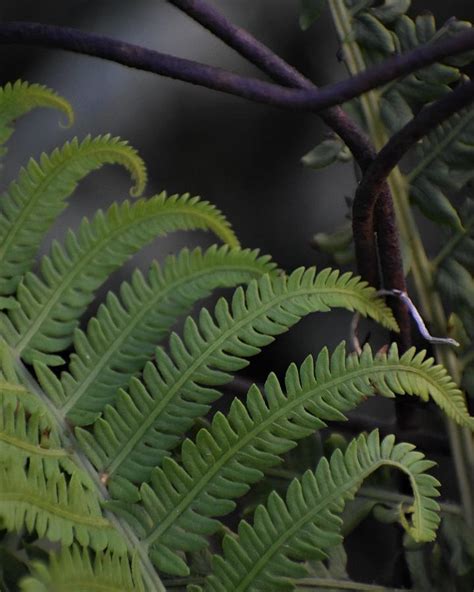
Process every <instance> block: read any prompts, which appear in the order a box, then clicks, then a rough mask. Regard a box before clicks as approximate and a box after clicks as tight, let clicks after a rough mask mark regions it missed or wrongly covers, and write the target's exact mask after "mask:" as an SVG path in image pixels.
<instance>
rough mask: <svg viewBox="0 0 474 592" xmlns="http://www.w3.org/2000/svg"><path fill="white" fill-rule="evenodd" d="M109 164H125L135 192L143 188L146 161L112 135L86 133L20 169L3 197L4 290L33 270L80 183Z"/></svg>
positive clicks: (0, 282) (0, 281)
mask: <svg viewBox="0 0 474 592" xmlns="http://www.w3.org/2000/svg"><path fill="white" fill-rule="evenodd" d="M107 163H108V164H121V165H122V166H124V167H125V168H126V169H127V170H128V171H129V172H130V174H131V176H132V178H133V179H134V181H135V187H134V189H132V191H131V192H132V194H133V195H140V194H141V193H142V192H143V189H144V187H145V183H146V171H145V164H144V162H143V160H142V159H141V158H140V157H139V156H138V154H137V152H136V150H135V149H134V148H132V147H131V146H129V145H128V144H127V142H124V141H123V140H120V138H112V137H111V136H110V135H106V136H98V137H96V138H91V137H90V136H87V137H86V138H85V140H83V141H82V142H81V143H79V142H78V140H77V138H75V139H74V140H73V141H72V142H70V143H69V142H67V143H66V144H65V145H64V146H63V147H62V148H61V149H60V150H58V149H56V150H54V151H53V152H52V154H51V155H50V156H47V155H46V154H42V156H41V158H40V161H39V163H38V162H36V161H35V160H33V159H31V160H30V161H29V163H28V165H27V167H26V168H24V169H21V171H20V175H19V177H18V180H17V181H14V182H13V183H11V185H10V187H9V188H8V190H7V192H6V193H5V194H4V195H2V197H1V200H0V295H2V296H8V295H9V294H12V293H14V291H15V289H16V287H17V285H18V283H19V281H20V278H21V276H22V275H23V274H24V273H25V272H26V271H28V270H29V269H31V267H32V266H33V263H34V258H35V255H36V252H37V251H38V249H39V246H40V244H41V241H42V240H43V238H44V236H45V234H46V233H47V231H48V229H49V228H50V226H51V224H52V223H53V222H54V220H55V219H56V218H57V216H59V214H60V213H61V212H62V211H63V210H64V209H65V207H66V203H65V200H66V198H67V197H69V196H70V195H71V193H72V192H73V191H74V189H75V188H76V186H77V184H78V182H79V181H80V180H81V179H82V178H84V177H85V176H86V175H87V174H88V173H90V172H91V171H93V170H96V169H98V168H100V167H101V166H102V165H104V164H107Z"/></svg>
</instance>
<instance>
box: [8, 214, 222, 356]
mask: <svg viewBox="0 0 474 592" xmlns="http://www.w3.org/2000/svg"><path fill="white" fill-rule="evenodd" d="M146 213H147V212H143V213H141V216H140V217H139V218H137V219H136V220H133V221H132V222H130V220H125V221H122V222H121V225H120V226H119V227H118V228H116V229H115V230H114V231H113V232H111V233H110V234H107V235H106V236H105V237H102V238H101V239H100V240H99V241H98V242H97V243H96V245H95V247H94V248H93V249H92V250H88V251H86V255H87V256H86V257H83V258H82V259H79V263H78V264H75V263H74V262H73V261H71V270H70V271H69V272H68V273H67V274H66V276H63V278H62V281H61V283H60V284H59V285H57V286H56V287H55V288H54V289H53V290H52V295H51V297H50V298H49V299H48V300H47V301H46V302H45V304H44V305H43V310H42V311H41V312H40V313H39V314H38V315H37V316H36V317H35V320H34V321H33V323H32V324H31V325H30V328H29V329H28V331H26V333H23V335H22V336H21V338H20V339H19V340H18V342H17V344H16V345H15V350H14V351H15V352H16V353H17V354H18V355H20V354H21V352H22V351H23V350H24V349H25V348H26V347H27V346H28V344H29V342H30V341H31V340H32V339H33V338H34V336H35V335H36V333H37V332H38V331H39V330H40V328H41V325H42V324H43V322H44V321H45V320H46V319H47V317H48V315H49V313H50V311H51V310H52V308H53V307H54V306H55V305H56V303H57V301H58V300H59V298H61V296H62V295H63V293H64V292H65V291H66V290H68V289H69V288H70V284H71V283H72V281H73V280H74V279H75V278H76V277H77V276H79V275H81V274H82V272H83V270H84V268H85V267H86V266H87V265H88V264H90V263H91V261H92V260H93V259H94V258H95V257H96V256H97V254H98V253H99V252H100V251H102V250H103V249H104V248H105V247H106V245H107V243H109V242H111V241H112V240H113V239H115V238H117V237H118V236H120V234H122V233H123V232H125V231H127V230H129V229H131V228H132V227H133V226H139V225H140V224H145V223H146V222H149V221H150V219H151V218H159V217H166V216H176V215H180V214H181V215H182V214H191V215H192V216H194V217H196V218H204V219H206V220H211V221H212V222H213V223H214V225H215V221H214V220H212V219H211V217H210V216H206V215H205V214H203V213H202V212H196V211H195V210H193V209H192V208H186V207H184V208H183V207H181V208H176V209H175V210H173V209H171V208H170V210H168V211H167V212H159V213H156V214H154V215H153V216H150V215H149V213H148V216H144V215H143V214H146ZM96 232H100V230H98V231H96ZM159 234H160V233H158V234H157V236H159ZM83 248H86V249H87V245H85V246H84V247H83Z"/></svg>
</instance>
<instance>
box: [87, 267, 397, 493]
mask: <svg viewBox="0 0 474 592" xmlns="http://www.w3.org/2000/svg"><path fill="white" fill-rule="evenodd" d="M332 307H343V308H347V309H349V310H358V311H359V312H361V313H362V314H364V315H370V316H371V317H372V318H375V319H376V320H377V321H379V322H381V323H382V324H384V325H385V326H388V327H392V328H394V327H396V325H395V321H394V320H393V317H392V315H391V312H390V311H389V309H388V308H387V307H386V305H385V304H384V303H383V301H381V300H380V299H378V298H377V297H376V294H375V290H374V289H373V288H371V287H369V286H367V284H366V282H362V281H361V280H360V278H358V277H354V276H352V275H351V274H350V273H345V274H343V275H341V274H340V273H339V272H337V271H332V270H330V269H325V270H323V271H321V272H320V273H319V274H316V270H315V269H314V268H310V269H308V270H304V269H303V268H301V269H297V270H296V271H294V272H293V273H292V274H291V275H290V276H289V277H273V278H272V277H269V276H267V275H265V276H263V277H262V278H261V279H260V280H258V281H257V280H254V281H252V282H251V284H250V285H249V286H248V288H247V289H246V290H245V291H244V290H243V289H242V288H238V289H237V290H236V292H235V293H234V296H233V298H232V301H231V303H230V305H229V303H228V302H227V300H225V299H224V298H222V299H221V300H219V302H218V303H217V305H216V307H215V312H214V318H213V317H212V316H211V315H210V314H209V312H208V311H207V310H206V309H203V310H202V311H201V313H200V315H199V321H198V323H196V322H195V321H194V320H193V319H192V318H188V319H187V320H186V323H185V326H184V333H183V339H180V338H179V337H178V336H177V335H176V334H173V335H172V337H171V339H170V343H169V347H170V353H169V354H168V353H166V352H165V351H164V350H162V349H160V350H158V351H157V356H156V358H157V359H156V363H155V364H152V363H151V362H149V363H148V364H147V365H146V366H145V370H144V373H143V381H140V380H138V379H132V381H131V383H130V388H129V391H128V392H125V391H120V392H119V394H118V396H117V401H116V403H115V404H114V406H107V407H106V408H105V410H104V414H103V417H101V418H99V419H98V420H97V421H96V422H95V424H94V428H93V433H90V432H88V431H87V432H86V431H84V430H80V429H78V430H77V436H78V438H79V439H80V440H81V442H82V444H83V446H84V448H85V450H86V451H87V453H88V454H89V456H90V458H91V460H92V462H93V463H94V464H95V466H96V467H97V468H98V469H99V470H100V471H101V472H103V473H104V474H105V476H106V477H108V479H109V483H112V484H113V483H114V481H115V483H116V484H117V483H118V482H119V481H120V483H123V482H124V480H125V481H126V480H129V481H132V482H136V483H139V482H140V481H143V480H147V479H148V478H149V475H150V471H151V469H152V468H153V467H154V466H156V465H159V464H160V462H161V461H162V459H163V458H164V457H165V456H167V455H168V454H169V452H168V451H169V450H170V449H171V448H173V447H175V446H176V445H177V444H178V442H179V437H180V435H181V434H183V433H184V432H185V431H186V430H187V429H188V428H189V427H190V426H191V425H192V423H193V421H194V420H195V418H197V417H199V416H200V415H203V414H205V413H207V411H208V410H209V406H210V403H211V402H213V401H214V400H216V399H217V398H218V397H219V396H220V393H219V391H218V390H216V388H214V387H216V386H218V385H221V384H225V383H227V382H229V381H230V380H231V379H232V374H231V372H233V371H237V370H239V369H241V368H243V367H245V366H246V365H247V363H248V362H247V361H246V360H247V358H249V357H251V356H254V355H256V354H257V353H259V352H260V350H261V348H262V347H264V346H265V345H267V344H269V343H271V342H272V341H273V340H274V338H275V336H276V335H279V334H281V333H283V332H285V331H287V330H288V329H289V328H290V327H291V326H293V325H295V324H296V323H297V322H298V321H299V320H300V319H301V318H302V317H303V316H305V315H307V314H310V313H313V312H318V311H323V312H324V311H328V310H330V308H332ZM111 478H113V479H112V481H110V480H111ZM117 478H118V480H117Z"/></svg>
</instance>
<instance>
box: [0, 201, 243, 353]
mask: <svg viewBox="0 0 474 592" xmlns="http://www.w3.org/2000/svg"><path fill="white" fill-rule="evenodd" d="M201 228H202V229H205V230H208V229H210V230H213V231H214V232H216V234H218V235H219V236H221V237H222V238H223V239H224V240H227V241H228V242H230V243H234V242H235V240H236V239H235V237H234V234H233V233H232V231H231V230H230V228H229V224H228V223H227V221H226V220H225V218H224V217H223V215H222V214H221V213H220V212H219V210H217V209H216V208H214V207H213V206H211V205H210V204H209V203H208V202H205V201H200V200H199V199H198V198H196V197H193V198H191V197H189V195H183V196H171V197H167V196H166V194H165V193H162V194H160V195H158V196H155V197H154V198H151V199H148V200H145V199H141V200H139V201H137V202H135V203H133V204H130V203H129V202H128V201H125V202H123V203H122V204H120V205H117V204H113V205H112V206H111V207H110V208H109V209H108V210H107V212H106V213H105V214H104V213H103V212H102V211H100V210H99V212H98V213H97V214H96V216H95V217H94V218H93V220H92V222H89V220H87V219H84V220H83V221H82V223H81V225H80V227H79V230H78V233H77V235H76V234H74V233H73V232H72V231H69V232H68V234H67V236H66V241H65V247H62V246H61V245H59V243H57V242H54V243H53V245H52V249H51V253H50V255H49V256H45V257H43V258H42V259H41V264H40V269H41V275H42V277H43V279H40V277H38V276H37V275H35V274H33V273H27V274H26V275H25V276H24V278H23V280H22V281H21V283H20V285H19V286H18V291H17V300H18V304H19V306H17V307H13V308H11V309H10V310H9V311H8V313H7V315H5V314H3V315H2V317H1V321H2V325H3V334H4V336H5V337H6V339H7V340H8V341H9V343H10V345H12V346H13V347H14V348H15V350H16V352H17V353H18V354H21V355H22V357H23V359H24V360H26V361H28V362H31V361H32V360H34V359H46V360H47V362H48V363H49V364H54V363H58V361H61V362H62V360H61V359H59V360H58V358H57V356H48V355H47V354H50V353H54V352H57V351H60V350H62V349H64V348H66V347H68V345H69V344H70V343H71V340H72V335H73V331H74V329H75V328H76V326H77V323H78V319H79V317H80V316H81V315H82V314H83V312H84V311H85V309H86V307H87V305H88V304H89V303H90V302H91V301H92V299H93V297H94V292H95V290H97V288H98V287H99V286H100V285H101V284H102V283H103V282H104V281H105V280H106V279H107V277H108V276H109V275H110V274H111V273H112V272H113V271H114V270H115V269H117V268H119V267H120V266H121V265H122V264H123V263H124V262H125V261H127V259H129V258H130V257H131V255H133V254H134V253H136V252H137V251H138V250H139V249H140V248H142V247H143V246H145V245H146V244H148V243H149V242H151V241H152V240H153V239H154V238H155V237H156V236H159V235H164V234H166V233H168V232H171V231H175V230H178V229H179V230H181V229H183V230H188V229H201Z"/></svg>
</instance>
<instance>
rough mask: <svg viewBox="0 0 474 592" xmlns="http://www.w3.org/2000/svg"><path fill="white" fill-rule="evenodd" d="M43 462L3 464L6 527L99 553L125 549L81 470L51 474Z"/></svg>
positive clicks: (0, 504)
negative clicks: (80, 473)
mask: <svg viewBox="0 0 474 592" xmlns="http://www.w3.org/2000/svg"><path fill="white" fill-rule="evenodd" d="M40 469H41V465H39V464H36V463H35V464H33V465H31V466H30V467H29V468H28V469H24V468H23V466H22V464H21V463H18V462H14V460H13V461H12V460H10V461H9V462H3V463H2V464H0V483H2V488H1V490H0V520H1V522H2V525H3V527H4V528H6V529H7V530H9V531H16V532H19V531H21V530H22V529H23V528H26V529H27V531H28V532H35V533H36V534H37V536H38V537H39V538H47V539H48V540H50V541H59V542H61V544H63V545H71V544H72V543H73V542H74V541H77V542H78V543H80V544H81V545H83V546H90V547H91V548H92V549H94V550H96V551H100V550H103V549H105V548H106V547H107V548H110V549H111V550H116V551H119V552H122V553H123V552H125V543H124V541H123V540H122V539H121V538H120V535H119V534H118V532H117V531H115V529H114V528H113V527H112V525H111V524H110V522H109V521H108V520H107V519H106V518H104V517H103V516H102V511H101V508H100V504H99V501H98V498H97V496H96V494H95V492H94V491H91V490H89V489H88V488H86V487H85V486H84V485H83V483H82V479H81V477H80V476H79V469H77V470H76V471H75V472H74V473H73V474H72V475H71V476H70V478H69V477H68V478H67V479H66V475H65V474H64V473H63V472H61V471H59V470H57V471H55V472H54V473H52V474H50V475H49V476H48V477H47V476H46V475H45V474H44V473H43V471H42V470H40Z"/></svg>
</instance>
